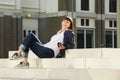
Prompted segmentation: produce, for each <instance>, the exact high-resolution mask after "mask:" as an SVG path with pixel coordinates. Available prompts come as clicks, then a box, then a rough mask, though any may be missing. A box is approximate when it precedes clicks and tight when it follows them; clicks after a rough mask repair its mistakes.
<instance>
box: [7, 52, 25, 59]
mask: <svg viewBox="0 0 120 80" xmlns="http://www.w3.org/2000/svg"><path fill="white" fill-rule="evenodd" d="M21 58H23V56H22V55H18V53H14V54H13V55H12V56H11V57H10V58H9V59H10V60H15V59H21Z"/></svg>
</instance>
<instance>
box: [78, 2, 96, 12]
mask: <svg viewBox="0 0 120 80" xmlns="http://www.w3.org/2000/svg"><path fill="white" fill-rule="evenodd" d="M76 12H92V13H95V0H76Z"/></svg>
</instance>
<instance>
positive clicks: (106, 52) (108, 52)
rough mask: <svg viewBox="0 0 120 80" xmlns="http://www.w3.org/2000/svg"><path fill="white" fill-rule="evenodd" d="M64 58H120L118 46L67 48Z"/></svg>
mask: <svg viewBox="0 0 120 80" xmlns="http://www.w3.org/2000/svg"><path fill="white" fill-rule="evenodd" d="M65 57H66V58H120V48H90V49H68V50H66V52H65Z"/></svg>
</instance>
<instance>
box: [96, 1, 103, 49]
mask: <svg viewBox="0 0 120 80" xmlns="http://www.w3.org/2000/svg"><path fill="white" fill-rule="evenodd" d="M95 6H96V13H97V18H96V24H95V26H96V32H95V34H96V36H95V37H96V47H104V45H105V25H104V24H105V21H104V16H103V15H104V0H96V5H95Z"/></svg>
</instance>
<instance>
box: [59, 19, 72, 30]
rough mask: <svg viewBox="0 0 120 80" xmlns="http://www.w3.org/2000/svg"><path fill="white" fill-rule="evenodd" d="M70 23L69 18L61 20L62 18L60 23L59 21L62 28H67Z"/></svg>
mask: <svg viewBox="0 0 120 80" xmlns="http://www.w3.org/2000/svg"><path fill="white" fill-rule="evenodd" d="M70 24H71V22H70V21H69V20H67V19H63V20H62V23H61V25H62V30H66V29H69V28H70Z"/></svg>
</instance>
